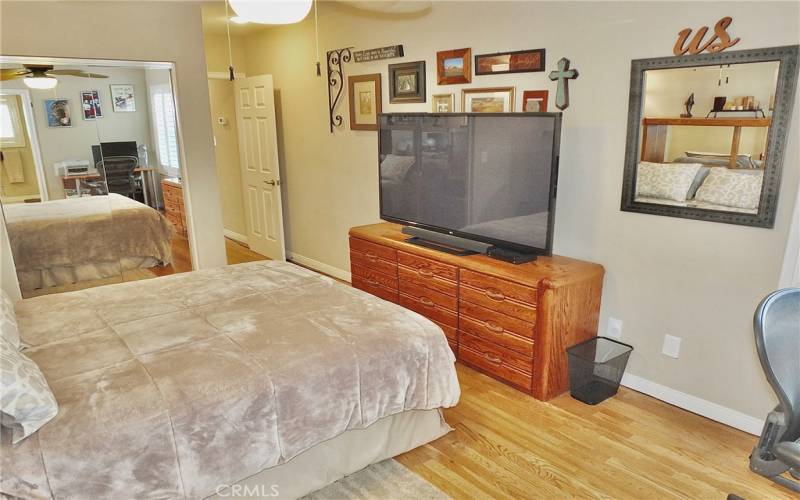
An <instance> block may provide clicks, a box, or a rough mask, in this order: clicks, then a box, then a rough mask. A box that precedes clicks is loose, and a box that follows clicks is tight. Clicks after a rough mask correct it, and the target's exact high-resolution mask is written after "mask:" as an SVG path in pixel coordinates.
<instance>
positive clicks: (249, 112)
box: [234, 75, 286, 260]
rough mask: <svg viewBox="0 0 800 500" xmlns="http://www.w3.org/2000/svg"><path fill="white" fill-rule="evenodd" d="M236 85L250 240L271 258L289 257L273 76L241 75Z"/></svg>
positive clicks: (243, 189)
mask: <svg viewBox="0 0 800 500" xmlns="http://www.w3.org/2000/svg"><path fill="white" fill-rule="evenodd" d="M234 84H235V93H236V119H237V121H238V125H239V154H240V156H241V166H242V193H243V195H244V207H245V219H246V222H247V243H248V244H249V245H250V249H251V250H253V251H255V252H258V253H260V254H262V255H265V256H267V257H269V258H271V259H275V260H286V250H285V246H284V241H283V210H282V208H281V188H280V184H281V180H280V171H279V168H278V138H277V133H276V128H275V102H274V99H273V93H272V76H271V75H259V76H250V77H247V78H237V79H236V80H235V81H234Z"/></svg>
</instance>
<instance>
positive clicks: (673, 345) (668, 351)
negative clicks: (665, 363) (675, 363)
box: [661, 335, 681, 359]
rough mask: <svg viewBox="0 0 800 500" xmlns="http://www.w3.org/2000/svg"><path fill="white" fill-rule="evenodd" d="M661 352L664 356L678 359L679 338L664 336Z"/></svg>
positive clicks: (679, 351)
mask: <svg viewBox="0 0 800 500" xmlns="http://www.w3.org/2000/svg"><path fill="white" fill-rule="evenodd" d="M661 352H662V353H663V354H664V355H665V356H669V357H670V358H675V359H678V358H679V357H680V355H681V338H680V337H674V336H672V335H664V347H663V348H662V349H661Z"/></svg>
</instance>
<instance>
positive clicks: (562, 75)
mask: <svg viewBox="0 0 800 500" xmlns="http://www.w3.org/2000/svg"><path fill="white" fill-rule="evenodd" d="M549 78H550V79H551V80H553V81H556V80H558V87H557V88H556V107H557V108H558V109H560V110H565V109H567V107H569V84H568V83H567V82H568V80H574V79H576V78H578V70H577V69H569V59H567V58H566V57H562V58H561V59H559V60H558V69H557V70H556V71H551V72H550V75H549Z"/></svg>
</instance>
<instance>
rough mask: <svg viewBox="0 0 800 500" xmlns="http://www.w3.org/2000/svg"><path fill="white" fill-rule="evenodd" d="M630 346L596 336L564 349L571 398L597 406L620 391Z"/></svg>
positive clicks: (631, 348) (630, 350) (631, 349)
mask: <svg viewBox="0 0 800 500" xmlns="http://www.w3.org/2000/svg"><path fill="white" fill-rule="evenodd" d="M632 351H633V346H630V345H628V344H623V343H622V342H619V341H616V340H614V339H610V338H608V337H595V338H593V339H589V340H587V341H586V342H582V343H580V344H577V345H574V346H572V347H570V348H568V349H567V354H568V355H569V391H570V394H571V395H572V397H573V398H575V399H577V400H578V401H583V402H584V403H586V404H590V405H596V404H597V403H600V402H602V401H605V400H606V399H608V398H610V397H611V396H613V395H614V394H616V393H617V391H618V390H619V384H620V382H621V381H622V374H623V373H625V366H626V365H627V364H628V357H629V356H630V355H631V352H632Z"/></svg>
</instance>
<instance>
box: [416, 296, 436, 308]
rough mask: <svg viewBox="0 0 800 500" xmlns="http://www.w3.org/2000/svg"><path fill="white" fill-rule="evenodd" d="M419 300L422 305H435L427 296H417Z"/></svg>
mask: <svg viewBox="0 0 800 500" xmlns="http://www.w3.org/2000/svg"><path fill="white" fill-rule="evenodd" d="M419 301H420V302H421V303H422V305H423V306H426V307H433V306H435V305H436V304H434V303H433V301H432V300H431V299H429V298H428V297H420V298H419Z"/></svg>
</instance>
